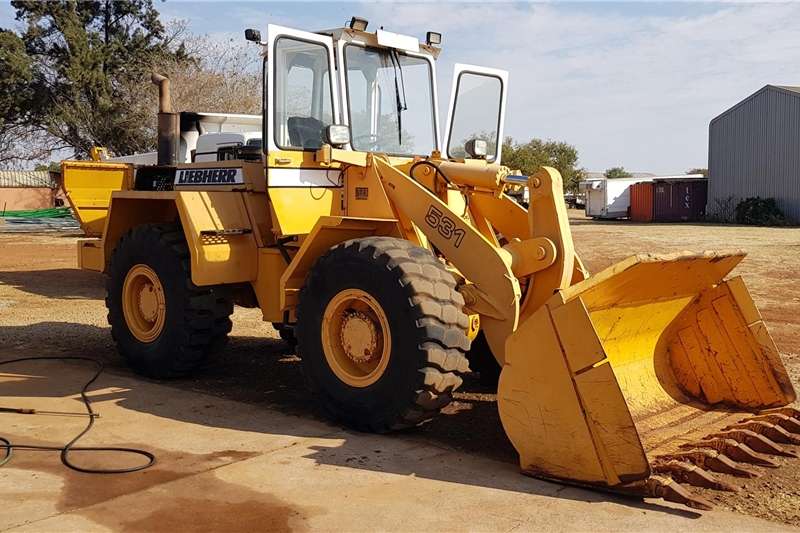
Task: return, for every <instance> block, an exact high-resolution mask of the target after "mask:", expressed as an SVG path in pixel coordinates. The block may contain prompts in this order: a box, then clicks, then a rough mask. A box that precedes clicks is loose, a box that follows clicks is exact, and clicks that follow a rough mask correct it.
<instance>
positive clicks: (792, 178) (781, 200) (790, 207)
mask: <svg viewBox="0 0 800 533" xmlns="http://www.w3.org/2000/svg"><path fill="white" fill-rule="evenodd" d="M708 144H709V146H708V170H709V187H708V212H709V213H711V214H713V213H714V211H715V207H716V205H717V202H718V201H721V200H724V199H726V198H728V197H730V196H733V197H734V199H735V200H734V203H738V202H739V201H740V200H742V199H744V198H748V197H751V196H761V197H762V198H775V200H776V201H777V203H778V206H779V207H780V208H781V209H782V210H783V212H784V214H785V215H786V216H787V217H789V218H790V219H791V220H793V221H795V222H800V94H795V93H791V92H789V91H784V90H781V89H777V88H772V87H766V88H765V89H762V90H761V91H759V92H757V93H755V94H754V95H753V96H751V97H749V98H747V99H746V100H744V101H742V102H741V103H740V104H738V105H737V106H735V107H734V108H733V109H731V110H729V111H728V112H726V113H724V114H722V115H720V116H719V117H717V118H715V119H714V120H712V121H711V125H710V127H709V140H708Z"/></svg>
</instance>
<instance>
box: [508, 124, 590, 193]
mask: <svg viewBox="0 0 800 533" xmlns="http://www.w3.org/2000/svg"><path fill="white" fill-rule="evenodd" d="M503 164H504V165H506V166H507V167H509V168H511V169H514V170H519V171H520V172H522V174H524V175H527V176H530V175H531V174H533V173H535V172H536V171H537V170H538V169H539V167H542V166H550V167H554V168H556V169H557V170H558V171H559V172H560V173H561V177H562V178H563V179H564V189H565V190H567V191H575V190H577V188H578V183H579V182H580V181H581V180H582V179H583V178H584V175H585V172H584V171H583V169H581V168H577V164H578V150H577V149H576V148H575V147H574V146H572V145H571V144H568V143H565V142H560V141H543V140H541V139H531V140H530V141H528V142H526V143H517V142H515V141H514V139H512V138H511V137H506V138H505V140H504V141H503Z"/></svg>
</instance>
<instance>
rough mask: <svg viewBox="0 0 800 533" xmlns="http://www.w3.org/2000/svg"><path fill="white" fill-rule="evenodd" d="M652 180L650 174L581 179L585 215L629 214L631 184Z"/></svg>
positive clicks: (617, 215) (611, 217) (621, 215)
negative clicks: (584, 196) (584, 199)
mask: <svg viewBox="0 0 800 533" xmlns="http://www.w3.org/2000/svg"><path fill="white" fill-rule="evenodd" d="M643 181H653V177H651V176H634V177H631V178H613V179H608V178H606V177H605V176H603V177H598V178H590V179H587V180H585V181H582V182H581V183H580V185H579V187H580V190H582V191H584V192H585V193H586V216H589V217H592V218H606V219H614V218H625V217H628V216H629V215H630V207H631V185H633V184H634V183H640V182H643Z"/></svg>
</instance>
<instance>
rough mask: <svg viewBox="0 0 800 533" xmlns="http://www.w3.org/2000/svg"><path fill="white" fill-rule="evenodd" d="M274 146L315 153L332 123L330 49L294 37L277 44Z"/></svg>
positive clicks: (280, 40)
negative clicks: (325, 131)
mask: <svg viewBox="0 0 800 533" xmlns="http://www.w3.org/2000/svg"><path fill="white" fill-rule="evenodd" d="M273 54H274V56H275V57H274V58H273V59H274V64H275V75H274V80H275V85H274V91H275V96H274V105H275V112H274V117H275V124H274V127H275V144H276V145H277V146H278V147H279V148H281V149H302V150H316V149H317V148H319V147H320V146H321V145H322V143H323V132H324V130H325V128H326V127H327V126H329V125H331V124H333V115H332V112H331V109H332V108H333V105H332V101H333V96H332V88H331V76H330V72H329V59H328V49H327V48H326V47H325V46H323V45H321V44H319V43H311V42H307V41H302V40H299V39H295V38H289V37H280V38H278V39H277V40H276V41H275V47H274V52H273Z"/></svg>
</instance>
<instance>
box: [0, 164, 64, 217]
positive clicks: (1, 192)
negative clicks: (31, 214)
mask: <svg viewBox="0 0 800 533" xmlns="http://www.w3.org/2000/svg"><path fill="white" fill-rule="evenodd" d="M57 189H58V174H56V173H53V172H48V171H47V170H41V171H40V170H0V215H2V214H3V213H5V212H6V211H15V210H26V209H47V208H50V207H53V206H54V205H55V204H56V197H57V195H58V190H57Z"/></svg>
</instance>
